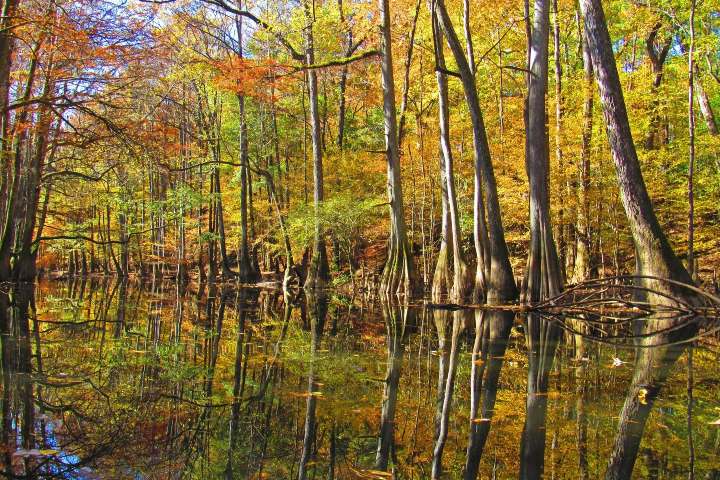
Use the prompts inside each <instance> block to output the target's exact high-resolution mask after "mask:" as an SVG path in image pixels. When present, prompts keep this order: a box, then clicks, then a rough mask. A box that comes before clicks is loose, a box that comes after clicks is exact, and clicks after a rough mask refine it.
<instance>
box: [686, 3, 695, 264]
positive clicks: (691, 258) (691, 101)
mask: <svg viewBox="0 0 720 480" xmlns="http://www.w3.org/2000/svg"><path fill="white" fill-rule="evenodd" d="M694 75H695V0H690V49H689V51H688V136H689V143H690V145H689V152H688V153H689V158H688V183H687V186H688V187H687V196H688V237H687V269H688V273H689V274H690V277H693V276H694V273H695V192H694V188H695V179H694V175H695V91H694V89H695V78H694Z"/></svg>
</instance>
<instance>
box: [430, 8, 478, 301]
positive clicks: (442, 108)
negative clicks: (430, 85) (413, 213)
mask: <svg viewBox="0 0 720 480" xmlns="http://www.w3.org/2000/svg"><path fill="white" fill-rule="evenodd" d="M430 7H431V16H432V22H433V39H434V51H435V63H436V66H437V67H438V68H437V71H436V72H435V77H436V79H437V85H438V122H439V126H440V154H441V175H440V179H441V187H440V188H441V191H442V193H443V231H445V229H446V223H445V213H446V211H445V209H446V208H447V216H448V218H447V220H448V221H449V225H447V227H449V228H447V234H444V235H443V241H444V243H443V244H441V245H444V246H445V247H446V248H447V244H448V243H449V244H450V245H451V246H452V260H453V279H452V283H451V285H452V288H451V289H450V290H449V293H450V298H451V299H452V300H454V301H457V302H462V301H463V300H467V299H468V298H469V297H470V295H471V293H472V288H473V286H472V277H471V276H470V271H469V270H468V268H467V264H466V262H465V259H464V255H463V253H462V248H461V246H460V240H461V238H462V232H461V227H460V221H459V213H458V204H457V194H456V193H455V174H454V167H453V155H452V144H451V141H450V107H449V104H450V102H449V99H448V81H447V74H445V73H444V71H445V70H446V65H445V53H444V45H443V34H442V31H441V30H440V26H439V25H438V23H437V15H436V13H435V10H434V9H433V8H432V4H431V5H430ZM440 251H441V254H440V255H438V264H440V260H441V255H442V251H443V250H442V246H441V250H440ZM445 257H447V251H446V252H445ZM483 281H484V277H483ZM433 283H434V282H433ZM483 289H484V285H483Z"/></svg>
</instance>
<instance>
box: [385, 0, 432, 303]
mask: <svg viewBox="0 0 720 480" xmlns="http://www.w3.org/2000/svg"><path fill="white" fill-rule="evenodd" d="M379 2H380V11H381V12H382V13H381V19H382V24H381V31H382V86H383V111H384V115H385V148H386V155H387V165H388V203H389V205H390V238H389V240H388V258H387V262H386V263H385V268H384V270H383V276H382V281H381V284H380V289H381V290H382V291H384V292H386V293H402V294H405V295H406V296H413V295H415V294H418V293H420V292H421V291H422V285H421V284H420V282H419V281H418V278H417V275H416V272H415V263H414V261H413V256H412V251H411V250H410V245H409V243H408V239H407V229H406V226H405V206H404V203H403V193H402V183H401V180H400V150H399V146H398V136H397V114H396V111H395V83H394V79H393V59H392V39H391V36H390V2H389V0H379Z"/></svg>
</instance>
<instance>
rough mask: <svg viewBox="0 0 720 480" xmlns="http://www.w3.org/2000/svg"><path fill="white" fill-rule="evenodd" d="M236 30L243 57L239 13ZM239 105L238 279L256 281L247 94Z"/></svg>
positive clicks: (240, 57)
mask: <svg viewBox="0 0 720 480" xmlns="http://www.w3.org/2000/svg"><path fill="white" fill-rule="evenodd" d="M237 5H238V8H239V9H242V0H237ZM235 30H236V32H237V37H238V43H237V56H238V58H239V59H240V60H241V61H242V59H243V55H244V54H243V23H242V17H240V16H239V15H238V16H237V17H236V18H235ZM237 101H238V107H239V110H240V125H239V127H240V129H239V130H240V131H239V135H240V142H239V143H240V253H239V255H240V258H238V279H239V280H240V281H241V282H243V283H255V282H257V281H258V280H259V279H260V272H259V270H258V269H257V263H255V264H253V262H252V261H251V260H250V247H249V235H248V209H249V208H250V207H249V205H248V203H249V202H248V197H249V196H250V195H251V192H250V189H249V186H248V183H249V178H248V177H249V170H250V152H249V147H248V128H247V118H246V116H247V114H246V112H245V95H244V94H243V93H238V94H237Z"/></svg>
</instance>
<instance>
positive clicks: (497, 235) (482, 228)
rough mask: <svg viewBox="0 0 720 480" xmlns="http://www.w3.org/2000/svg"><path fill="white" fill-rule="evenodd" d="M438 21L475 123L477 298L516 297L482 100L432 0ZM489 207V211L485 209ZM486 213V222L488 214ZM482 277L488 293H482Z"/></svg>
mask: <svg viewBox="0 0 720 480" xmlns="http://www.w3.org/2000/svg"><path fill="white" fill-rule="evenodd" d="M433 1H434V10H435V12H436V14H437V17H438V22H439V24H440V26H441V27H442V30H443V33H444V34H445V38H446V40H447V43H448V45H449V47H450V50H451V51H452V53H453V56H454V57H455V62H456V63H457V66H458V69H459V71H460V78H461V80H462V84H463V90H464V92H465V100H466V102H467V104H468V109H469V111H470V118H471V120H472V125H473V149H474V156H475V199H474V216H473V217H474V225H475V228H474V235H475V251H476V256H477V260H478V262H477V271H476V280H475V294H474V296H475V298H480V297H482V296H483V294H484V296H485V299H486V300H487V301H488V302H503V301H508V300H514V299H516V298H517V294H518V292H517V286H516V285H515V279H514V277H513V272H512V267H511V265H510V259H509V257H508V249H507V244H506V243H505V232H504V229H503V225H502V216H501V213H500V202H499V201H498V194H497V185H496V182H495V172H494V170H493V166H492V161H491V158H490V147H489V146H488V140H487V132H486V131H485V123H484V121H483V116H482V110H481V109H480V100H479V98H478V94H477V88H476V86H475V74H474V73H473V68H472V67H471V66H470V64H469V62H468V59H467V57H466V54H465V52H464V50H463V47H462V45H461V43H460V41H459V40H458V36H457V34H456V33H455V28H454V27H453V25H452V21H451V20H450V16H449V15H448V12H447V9H446V7H445V2H444V0H433ZM486 208H487V211H486ZM486 214H487V224H486V222H485V218H486V217H485V216H486ZM483 280H484V282H485V292H483V291H482V290H483Z"/></svg>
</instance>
